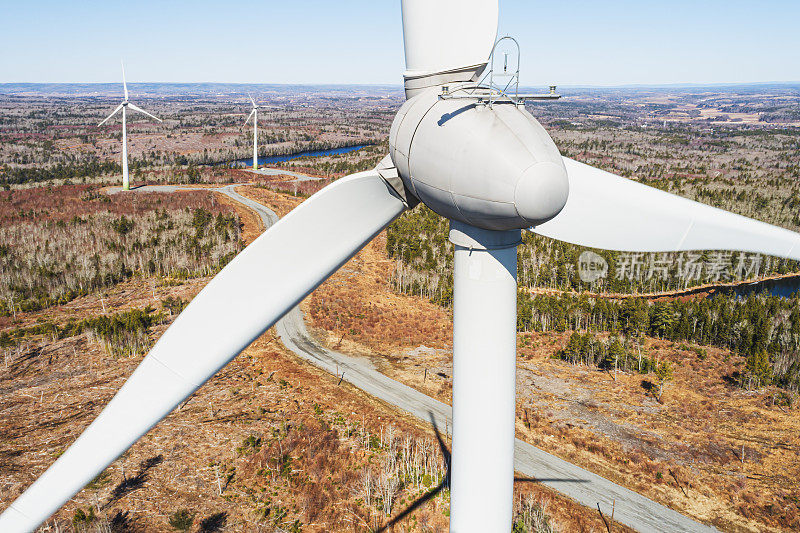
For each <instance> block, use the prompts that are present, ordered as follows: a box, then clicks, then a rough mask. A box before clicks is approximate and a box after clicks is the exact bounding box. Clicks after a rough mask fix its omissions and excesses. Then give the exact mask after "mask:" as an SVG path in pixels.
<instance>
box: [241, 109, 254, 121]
mask: <svg viewBox="0 0 800 533" xmlns="http://www.w3.org/2000/svg"><path fill="white" fill-rule="evenodd" d="M255 112H256V110H255V109H253V110H252V111H250V114H249V115H247V118H246V119H244V123H245V124H247V123H248V122H250V117H252V116H253V115H254V114H255Z"/></svg>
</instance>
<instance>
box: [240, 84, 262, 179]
mask: <svg viewBox="0 0 800 533" xmlns="http://www.w3.org/2000/svg"><path fill="white" fill-rule="evenodd" d="M248 98H250V103H252V104H253V110H252V111H250V114H249V115H247V118H246V119H244V123H245V125H246V124H247V123H248V122H249V121H250V117H253V170H258V110H259V109H263V108H264V106H263V105H258V104H256V101H255V100H253V97H252V96H248Z"/></svg>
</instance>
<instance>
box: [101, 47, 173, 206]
mask: <svg viewBox="0 0 800 533" xmlns="http://www.w3.org/2000/svg"><path fill="white" fill-rule="evenodd" d="M120 63H121V64H122V88H123V90H124V92H125V99H124V100H122V103H121V104H119V105H118V106H117V108H116V109H115V110H114V111H113V112H112V113H111V114H110V115H108V116H107V117H106V118H105V120H103V121H102V122H101V123H100V124H98V126H102V125H103V124H105V123H106V122H108V120H109V119H110V118H111V117H113V116H114V115H116V114H117V113H118V112H119V111H120V110H122V190H124V191H128V190H130V188H131V185H130V179H129V178H128V131H127V110H128V108H129V107H130V108H131V109H133V110H134V111H138V112H139V113H142V114H144V115H147V116H148V117H151V118H154V119H156V120H157V121H159V122H161V119H160V118H158V117H157V116H155V115H151V114H150V113H148V112H147V111H145V110H144V109H142V108H140V107H138V106H136V105H135V104H133V103H131V102H129V101H128V84H127V82H126V81H125V64H124V63H122V62H120Z"/></svg>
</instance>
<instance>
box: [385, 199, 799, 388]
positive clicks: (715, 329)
mask: <svg viewBox="0 0 800 533" xmlns="http://www.w3.org/2000/svg"><path fill="white" fill-rule="evenodd" d="M523 241H524V242H523V245H521V246H520V247H519V251H518V258H517V263H518V265H517V269H518V278H519V287H520V289H521V290H520V291H519V295H518V301H517V316H518V330H519V331H539V332H546V331H558V332H563V331H570V330H572V331H581V332H593V333H599V332H610V333H612V334H613V335H615V336H617V335H618V336H619V339H618V340H619V342H620V350H621V351H619V353H618V354H617V355H615V356H614V359H613V363H614V365H615V366H622V367H624V368H626V369H628V368H630V367H631V365H630V364H628V363H627V362H626V361H627V357H628V356H629V355H631V353H632V350H636V349H637V348H638V343H637V339H638V338H639V337H641V336H643V335H647V336H650V337H654V338H660V339H668V340H673V341H686V342H691V343H696V344H698V345H709V346H717V347H720V348H726V349H729V350H731V351H732V352H734V353H737V354H740V355H742V356H743V357H745V358H746V361H747V368H746V371H745V372H744V373H743V374H742V375H740V376H733V377H732V379H734V380H735V381H736V382H737V383H739V384H740V385H742V386H744V387H748V388H749V387H753V386H763V385H768V384H776V385H778V386H781V387H784V388H787V389H790V390H792V391H798V390H800V310H799V308H798V305H799V304H800V297H798V296H794V297H792V298H788V299H787V298H778V297H768V296H763V295H758V294H754V295H748V296H746V297H737V296H735V295H725V294H718V295H715V296H714V297H711V298H705V299H695V300H688V301H684V300H679V299H672V300H668V301H661V302H650V301H648V300H646V299H644V298H636V297H635V295H636V294H637V293H638V294H641V293H647V292H652V291H656V290H666V289H674V288H684V287H687V286H692V285H698V284H700V283H703V282H707V281H711V280H710V279H709V278H708V276H702V275H701V276H698V277H697V278H696V279H686V278H683V277H681V276H680V275H679V274H680V272H679V266H680V265H681V264H685V262H686V257H687V256H688V253H687V254H671V255H672V257H671V259H670V258H667V259H666V260H665V259H664V258H660V260H662V261H666V262H667V263H666V264H668V265H671V266H670V267H669V268H668V269H667V271H666V272H667V274H668V275H667V276H665V277H664V278H663V279H661V280H654V279H653V278H649V279H648V278H646V277H641V278H637V277H632V278H630V279H628V278H623V279H616V278H615V277H613V276H611V277H609V278H606V279H603V280H600V281H599V282H595V283H591V284H586V283H583V282H582V281H581V280H580V278H579V276H578V272H577V264H576V263H577V259H578V257H579V255H580V252H581V250H582V248H580V247H577V246H574V245H571V244H567V243H562V242H558V241H553V240H551V239H547V238H544V237H541V236H537V235H533V234H530V233H528V232H525V234H524V236H523ZM386 249H387V253H388V254H389V256H390V257H391V258H393V259H394V260H395V262H396V267H395V270H394V273H393V275H392V278H391V280H390V281H391V284H392V287H393V289H394V290H395V291H397V292H399V293H402V294H409V295H414V296H422V297H424V298H427V299H429V300H431V301H432V302H434V303H437V304H439V305H442V306H445V307H449V306H451V305H452V294H453V259H452V257H453V250H452V244H451V243H450V242H449V241H448V239H447V221H446V220H445V219H444V218H442V217H440V216H438V215H436V214H435V213H434V212H432V211H430V210H429V209H427V208H426V207H425V206H422V205H420V206H418V207H417V208H415V209H414V210H412V211H409V212H407V213H405V214H403V215H402V216H401V217H400V218H399V219H398V220H397V221H395V222H394V223H393V224H392V225H391V226H390V227H389V228H388V230H387V238H386ZM596 252H597V253H598V254H601V255H602V256H603V257H605V258H607V260H608V262H609V265H610V268H609V270H610V271H612V272H613V268H614V265H615V263H616V261H618V260H619V257H620V253H619V252H605V251H600V250H597V251H596ZM643 255H650V256H655V255H657V254H643ZM698 255H700V256H701V257H702V256H704V255H708V253H706V254H698ZM735 258H736V256H735V255H734V254H731V255H729V256H728V260H729V261H730V262H731V264H730V267H731V268H730V270H729V272H730V273H731V277H735V275H736V274H737V272H736V269H735V264H734V263H735ZM797 270H798V268H797V265H796V263H795V262H792V261H786V260H781V259H774V258H765V259H764V261H763V263H762V264H761V265H760V269H759V272H758V273H757V274H759V275H767V274H774V273H783V272H796V271H797ZM701 273H702V271H701ZM738 274H739V275H740V276H744V275H752V276H755V275H756V273H755V272H745V271H741V272H738ZM739 279H741V277H740V278H739ZM532 287H545V288H554V289H560V290H561V291H564V292H560V293H559V294H557V295H543V294H535V293H532V291H530V290H528V289H530V288H532ZM589 290H592V291H596V292H598V293H601V294H602V293H604V292H607V293H612V292H613V293H623V294H626V293H627V294H630V295H631V297H628V298H624V299H622V301H619V300H617V299H610V298H605V297H602V296H594V295H593V296H589V295H588V294H581V292H586V291H589ZM572 291H574V292H572ZM631 343H633V344H631ZM601 344H602V345H600V344H597V345H590V346H589V347H588V348H585V349H584V352H585V353H583V354H581V356H580V357H575V354H572V356H571V357H567V359H568V360H571V361H574V362H583V363H587V364H591V365H594V366H602V365H603V361H604V360H606V359H605V358H606V356H607V355H608V350H609V346H608V344H607V343H601ZM636 359H637V367H638V368H642V367H641V366H640V365H641V359H640V358H639V356H637V357H636ZM619 361H622V364H621V365H618V364H617V363H618V362H619ZM765 361H766V363H765ZM643 368H644V369H645V370H647V371H649V370H652V369H654V368H655V366H654V365H651V364H650V363H645V366H644V367H643Z"/></svg>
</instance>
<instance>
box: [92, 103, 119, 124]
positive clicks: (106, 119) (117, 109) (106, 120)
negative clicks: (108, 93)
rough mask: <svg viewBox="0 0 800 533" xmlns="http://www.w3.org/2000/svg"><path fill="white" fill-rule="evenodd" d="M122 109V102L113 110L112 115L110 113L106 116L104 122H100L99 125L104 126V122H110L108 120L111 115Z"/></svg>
mask: <svg viewBox="0 0 800 533" xmlns="http://www.w3.org/2000/svg"><path fill="white" fill-rule="evenodd" d="M120 109H122V104H119V105H118V106H117V108H116V109H115V110H114V111H112V112H111V114H110V115H108V116H107V117H106V118H105V120H103V122H101V123H100V124H98V126H102V125H103V124H105V123H106V122H108V120H109V119H110V118H111V117H113V116H114V115H116V114H117V113H119V110H120Z"/></svg>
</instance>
